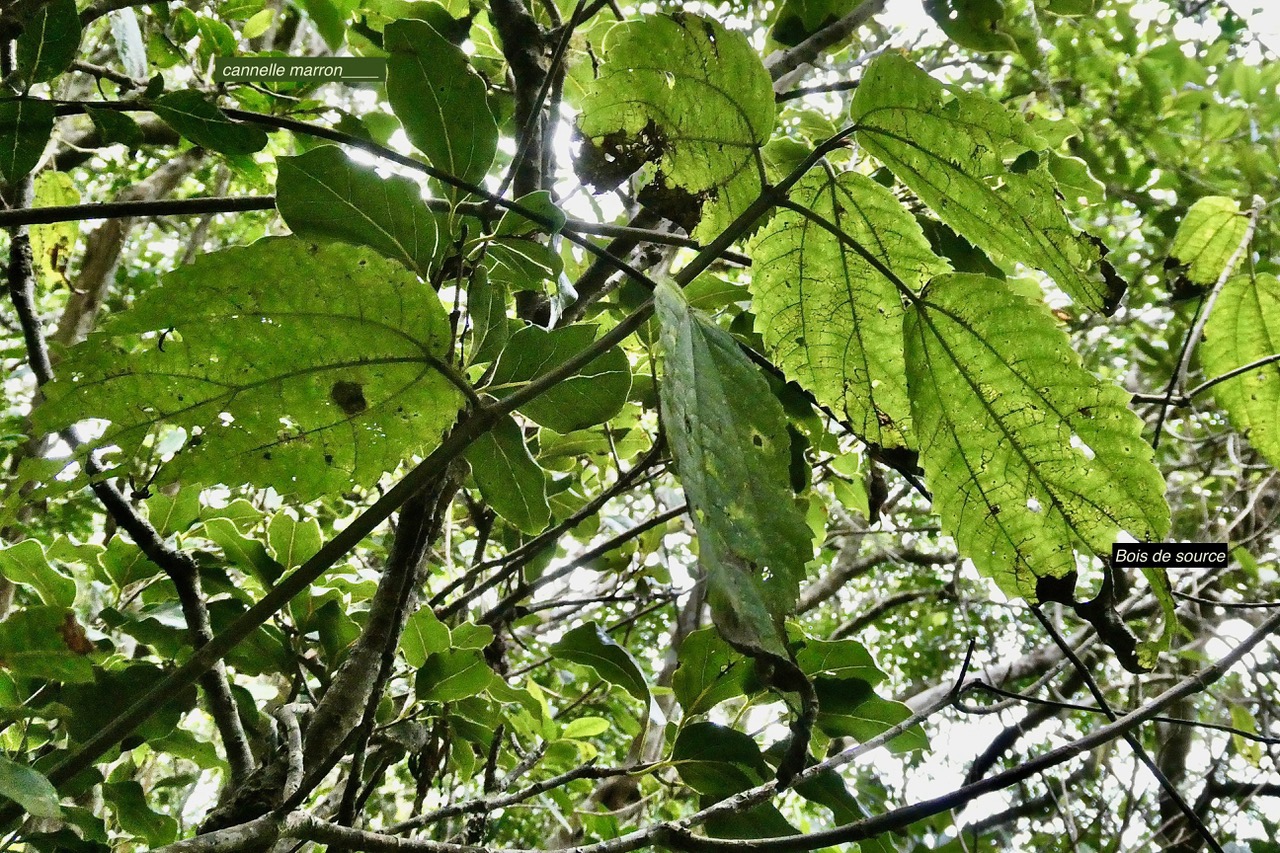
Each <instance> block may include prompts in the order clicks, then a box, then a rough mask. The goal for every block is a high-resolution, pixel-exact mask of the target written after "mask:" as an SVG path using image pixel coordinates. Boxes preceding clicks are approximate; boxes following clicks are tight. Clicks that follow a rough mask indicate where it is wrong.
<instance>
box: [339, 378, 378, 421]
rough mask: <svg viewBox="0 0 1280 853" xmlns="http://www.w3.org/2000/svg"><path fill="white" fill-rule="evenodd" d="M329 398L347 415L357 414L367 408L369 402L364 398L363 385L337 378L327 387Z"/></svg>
mask: <svg viewBox="0 0 1280 853" xmlns="http://www.w3.org/2000/svg"><path fill="white" fill-rule="evenodd" d="M329 399H331V400H333V402H334V403H335V404H337V406H338V408H339V409H342V411H343V412H345V413H346V414H348V415H358V414H360V413H361V412H363V411H364V410H365V409H367V408H369V403H368V401H366V400H365V398H364V386H363V385H361V384H360V383H359V382H348V381H346V380H345V379H340V380H338V381H337V382H335V383H333V387H332V388H330V389H329Z"/></svg>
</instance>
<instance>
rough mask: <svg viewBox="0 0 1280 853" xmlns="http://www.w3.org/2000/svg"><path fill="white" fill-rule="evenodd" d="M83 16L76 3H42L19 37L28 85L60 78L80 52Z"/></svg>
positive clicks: (59, 0)
mask: <svg viewBox="0 0 1280 853" xmlns="http://www.w3.org/2000/svg"><path fill="white" fill-rule="evenodd" d="M80 32H81V30H80V15H79V13H78V12H76V4H75V0H49V2H46V3H41V4H40V5H39V6H38V7H37V9H36V11H35V13H34V14H33V15H32V16H31V18H30V19H29V20H28V21H27V22H26V24H25V26H24V27H23V30H22V35H20V36H18V43H17V50H16V54H17V57H16V58H17V60H18V70H19V71H20V72H22V79H23V80H25V81H26V82H27V83H28V84H31V83H44V82H45V81H47V80H52V79H53V78H54V77H57V76H58V75H59V74H61V73H62V72H63V71H66V70H67V68H68V67H69V66H70V65H71V63H72V62H73V61H74V60H75V58H76V53H77V51H79V49H80Z"/></svg>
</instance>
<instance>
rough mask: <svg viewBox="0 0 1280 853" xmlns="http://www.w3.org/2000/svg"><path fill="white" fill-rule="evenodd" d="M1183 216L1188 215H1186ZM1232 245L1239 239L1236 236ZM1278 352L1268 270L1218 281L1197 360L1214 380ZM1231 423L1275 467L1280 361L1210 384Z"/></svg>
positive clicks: (1279, 336) (1279, 312)
mask: <svg viewBox="0 0 1280 853" xmlns="http://www.w3.org/2000/svg"><path fill="white" fill-rule="evenodd" d="M1188 217H1189V215H1188ZM1236 242H1237V245H1238V244H1239V238H1237V241H1236ZM1277 353H1280V279H1277V278H1276V277H1275V276H1274V275H1272V274H1270V273H1259V274H1257V275H1252V276H1250V275H1238V276H1235V277H1234V278H1232V279H1231V280H1229V281H1228V282H1227V283H1226V284H1225V285H1223V288H1222V292H1221V293H1219V294H1218V300H1217V302H1215V303H1214V306H1213V311H1212V313H1210V314H1209V319H1208V320H1207V321H1206V322H1205V326H1204V343H1202V344H1201V345H1200V362H1201V364H1202V366H1203V367H1204V373H1205V376H1206V377H1208V378H1210V379H1216V378H1217V377H1219V376H1225V375H1226V374H1228V373H1230V372H1231V371H1233V370H1238V369H1239V368H1241V367H1244V366H1245V365H1247V364H1252V363H1253V362H1255V361H1258V360H1259V359H1263V358H1266V357H1267V356H1274V355H1276V354H1277ZM1213 397H1214V399H1215V400H1217V401H1218V405H1219V406H1221V407H1222V408H1223V409H1225V410H1226V412H1227V415H1228V416H1229V417H1230V418H1231V425H1232V426H1234V427H1235V428H1236V429H1238V430H1239V431H1240V432H1242V433H1244V434H1245V435H1247V436H1248V437H1249V443H1250V444H1252V445H1253V446H1254V447H1255V448H1256V449H1257V451H1258V452H1259V453H1260V454H1262V456H1263V458H1264V459H1266V460H1267V461H1268V462H1270V463H1271V464H1272V465H1273V466H1274V467H1276V468H1280V419H1278V418H1277V417H1276V413H1277V412H1280V361H1273V362H1271V363H1270V364H1266V365H1263V366H1261V367H1257V368H1254V369H1253V370H1249V371H1246V372H1245V373H1242V374H1241V375H1239V376H1236V377H1233V378H1231V379H1228V380H1226V381H1224V382H1219V383H1218V384H1216V385H1214V386H1213Z"/></svg>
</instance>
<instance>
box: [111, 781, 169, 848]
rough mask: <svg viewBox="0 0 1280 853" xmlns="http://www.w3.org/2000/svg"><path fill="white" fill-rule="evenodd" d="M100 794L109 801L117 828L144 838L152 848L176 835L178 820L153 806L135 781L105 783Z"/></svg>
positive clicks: (163, 843)
mask: <svg viewBox="0 0 1280 853" xmlns="http://www.w3.org/2000/svg"><path fill="white" fill-rule="evenodd" d="M102 797H103V799H104V800H106V801H107V802H108V803H110V804H111V808H112V810H113V811H114V812H115V816H116V820H117V821H119V823H120V828H121V829H123V830H124V831H125V832H127V833H129V834H130V835H135V836H137V837H139V838H143V839H145V840H146V842H147V844H149V845H151V846H152V847H160V846H163V845H165V844H169V843H170V842H172V841H173V840H174V839H175V838H177V837H178V822H177V821H176V820H174V819H173V818H171V817H169V816H168V815H166V814H161V813H160V812H157V811H155V810H154V809H152V808H151V806H150V805H148V803H147V798H146V795H145V794H144V793H143V791H142V786H141V785H139V784H138V783H137V782H134V781H132V780H128V781H123V782H108V783H106V784H104V785H103V786H102Z"/></svg>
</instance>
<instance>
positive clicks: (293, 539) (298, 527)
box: [267, 512, 324, 569]
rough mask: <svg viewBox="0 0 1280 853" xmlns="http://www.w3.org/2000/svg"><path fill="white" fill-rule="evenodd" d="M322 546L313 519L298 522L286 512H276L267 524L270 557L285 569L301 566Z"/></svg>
mask: <svg viewBox="0 0 1280 853" xmlns="http://www.w3.org/2000/svg"><path fill="white" fill-rule="evenodd" d="M323 544H324V535H323V534H322V533H321V532H320V523H319V522H318V521H316V520H315V519H314V518H308V519H306V520H305V521H299V520H298V519H296V518H294V517H293V516H292V515H290V514H289V513H287V512H278V513H276V514H275V515H273V516H272V517H271V520H270V521H269V522H267V546H268V547H269V548H270V549H271V556H273V557H275V558H276V561H277V562H279V563H280V565H282V566H284V567H285V568H286V569H292V568H293V567H294V566H301V565H302V564H303V563H305V562H306V561H307V560H309V559H311V557H312V555H314V554H315V553H316V551H319V550H320V546H321V545H323Z"/></svg>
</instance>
